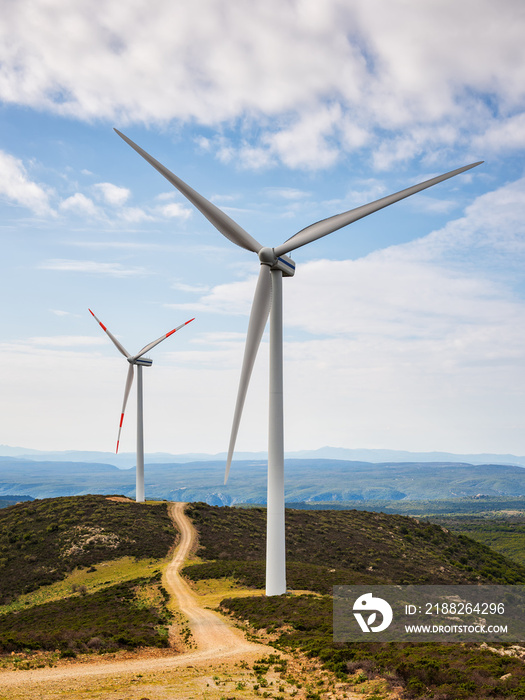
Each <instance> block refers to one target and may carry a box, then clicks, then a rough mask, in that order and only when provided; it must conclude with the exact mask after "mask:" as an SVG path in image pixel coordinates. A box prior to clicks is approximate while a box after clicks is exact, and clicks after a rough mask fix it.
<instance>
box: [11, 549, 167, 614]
mask: <svg viewBox="0 0 525 700" xmlns="http://www.w3.org/2000/svg"><path fill="white" fill-rule="evenodd" d="M165 563H166V560H163V559H134V558H133V557H121V558H120V559H114V560H113V561H105V562H101V563H100V564H97V566H96V567H89V568H83V569H80V568H77V569H75V570H74V571H72V572H71V573H70V574H68V576H66V578H64V579H62V581H57V582H55V583H52V584H50V585H48V586H42V587H41V588H38V589H37V590H36V591H32V592H31V593H25V594H23V595H21V596H19V597H18V598H17V599H16V600H14V601H12V602H11V603H9V604H7V605H2V606H0V615H2V614H4V613H7V612H16V611H17V610H24V609H26V608H28V607H32V606H33V605H42V604H44V603H50V602H53V601H56V600H62V599H64V598H68V597H70V596H73V595H75V594H76V591H77V590H78V589H82V588H85V590H86V592H87V593H93V592H95V591H97V590H100V589H101V588H106V587H108V586H111V585H114V584H116V583H121V582H124V581H130V580H132V579H136V578H148V577H151V576H152V575H153V574H155V573H157V572H158V571H159V570H160V569H161V568H163V567H164V565H165Z"/></svg>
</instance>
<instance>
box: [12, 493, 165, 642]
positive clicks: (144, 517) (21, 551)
mask: <svg viewBox="0 0 525 700" xmlns="http://www.w3.org/2000/svg"><path fill="white" fill-rule="evenodd" d="M175 534H176V533H175V531H174V529H173V525H172V523H171V521H170V519H169V517H168V513H167V508H166V504H148V505H143V504H137V503H134V502H129V501H126V500H125V499H123V498H121V497H116V498H107V497H104V496H77V497H70V498H57V499H48V500H43V501H32V502H25V503H19V504H17V505H14V506H10V507H8V508H4V509H2V510H0V652H4V653H6V652H11V651H16V650H20V649H43V650H45V649H47V650H55V649H59V650H61V652H62V654H68V655H75V654H76V653H77V652H79V651H89V650H96V651H99V650H105V651H111V650H116V649H118V648H122V647H123V648H134V647H137V646H143V645H147V646H167V643H168V642H167V631H166V625H167V623H168V620H169V617H170V613H169V611H168V610H167V607H166V602H167V595H166V594H165V592H164V591H163V588H162V585H161V570H160V569H161V565H162V562H163V560H164V558H165V557H166V555H167V554H168V551H169V550H170V548H171V547H172V546H173V544H174V540H175Z"/></svg>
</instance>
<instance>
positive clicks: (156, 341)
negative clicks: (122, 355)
mask: <svg viewBox="0 0 525 700" xmlns="http://www.w3.org/2000/svg"><path fill="white" fill-rule="evenodd" d="M192 321H195V319H194V318H190V320H189V321H186V323H181V325H180V326H177V328H174V329H173V330H172V331H170V332H169V333H166V335H161V336H160V338H157V340H154V341H153V342H152V343H149V345H146V347H144V348H142V350H141V351H140V352H139V353H138V354H137V355H135V356H134V357H132V358H131V359H132V360H138V359H139V357H142V355H145V354H146V353H147V352H149V350H151V349H152V348H154V347H155V345H158V344H159V343H162V341H163V340H166V338H169V337H170V335H173V334H174V333H176V332H177V331H180V329H181V328H184V326H187V325H188V323H191V322H192Z"/></svg>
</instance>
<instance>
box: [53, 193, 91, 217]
mask: <svg viewBox="0 0 525 700" xmlns="http://www.w3.org/2000/svg"><path fill="white" fill-rule="evenodd" d="M59 206H60V210H61V211H65V212H71V213H73V214H77V215H79V216H84V215H87V216H92V217H97V216H100V211H99V209H98V207H97V206H96V204H95V203H94V202H93V200H92V199H89V197H86V195H84V194H82V193H81V192H76V193H75V194H73V195H71V197H68V198H67V199H64V200H63V201H62V202H60V205H59Z"/></svg>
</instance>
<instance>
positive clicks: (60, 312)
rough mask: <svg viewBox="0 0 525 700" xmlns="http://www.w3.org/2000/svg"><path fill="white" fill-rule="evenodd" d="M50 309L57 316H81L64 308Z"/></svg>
mask: <svg viewBox="0 0 525 700" xmlns="http://www.w3.org/2000/svg"><path fill="white" fill-rule="evenodd" d="M49 311H50V312H51V313H52V314H54V315H55V316H59V317H63V316H73V317H74V318H81V316H80V315H79V314H74V313H72V312H71V311H63V310H62V309H49Z"/></svg>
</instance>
